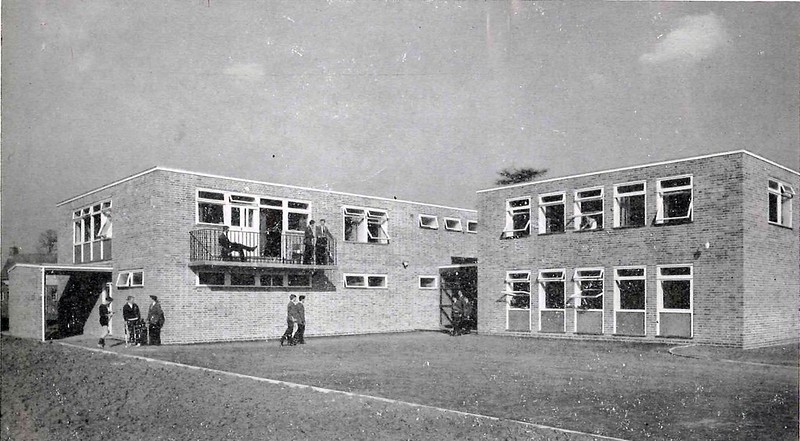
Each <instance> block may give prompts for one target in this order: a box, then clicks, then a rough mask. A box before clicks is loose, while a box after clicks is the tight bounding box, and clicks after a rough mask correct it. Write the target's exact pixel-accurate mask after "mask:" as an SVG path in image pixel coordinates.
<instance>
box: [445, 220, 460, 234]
mask: <svg viewBox="0 0 800 441" xmlns="http://www.w3.org/2000/svg"><path fill="white" fill-rule="evenodd" d="M444 229H445V230H449V231H462V227H461V219H451V218H444Z"/></svg>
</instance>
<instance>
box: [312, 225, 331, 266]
mask: <svg viewBox="0 0 800 441" xmlns="http://www.w3.org/2000/svg"><path fill="white" fill-rule="evenodd" d="M316 233H317V247H316V255H317V265H327V264H328V255H329V254H328V239H329V238H330V239H333V235H332V234H331V230H330V229H329V228H328V227H327V226H325V219H320V220H319V226H317V231H316Z"/></svg>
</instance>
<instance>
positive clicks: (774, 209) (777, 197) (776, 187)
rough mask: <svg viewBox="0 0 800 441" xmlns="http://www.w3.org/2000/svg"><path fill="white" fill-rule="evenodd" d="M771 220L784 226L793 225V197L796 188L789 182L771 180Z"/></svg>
mask: <svg viewBox="0 0 800 441" xmlns="http://www.w3.org/2000/svg"><path fill="white" fill-rule="evenodd" d="M768 189H769V222H770V223H773V224H777V225H782V226H784V227H790V228H791V226H792V199H793V198H794V189H793V188H792V187H791V186H790V185H789V184H784V183H783V182H779V181H773V180H770V181H769V188H768Z"/></svg>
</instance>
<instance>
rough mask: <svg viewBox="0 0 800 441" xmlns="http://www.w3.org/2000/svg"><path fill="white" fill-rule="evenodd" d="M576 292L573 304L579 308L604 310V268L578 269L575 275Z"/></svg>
mask: <svg viewBox="0 0 800 441" xmlns="http://www.w3.org/2000/svg"><path fill="white" fill-rule="evenodd" d="M573 280H574V281H575V294H574V295H573V297H572V299H573V303H572V304H573V305H575V307H576V308H578V309H585V310H600V311H602V310H603V269H602V268H586V269H581V268H579V269H576V270H575V275H574V277H573Z"/></svg>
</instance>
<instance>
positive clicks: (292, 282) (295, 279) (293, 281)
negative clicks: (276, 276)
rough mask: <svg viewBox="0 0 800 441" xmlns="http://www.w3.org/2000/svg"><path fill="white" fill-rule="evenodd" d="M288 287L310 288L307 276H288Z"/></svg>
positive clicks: (309, 280) (309, 279)
mask: <svg viewBox="0 0 800 441" xmlns="http://www.w3.org/2000/svg"><path fill="white" fill-rule="evenodd" d="M288 279H289V286H311V278H310V277H309V276H308V274H289V277H288Z"/></svg>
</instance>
